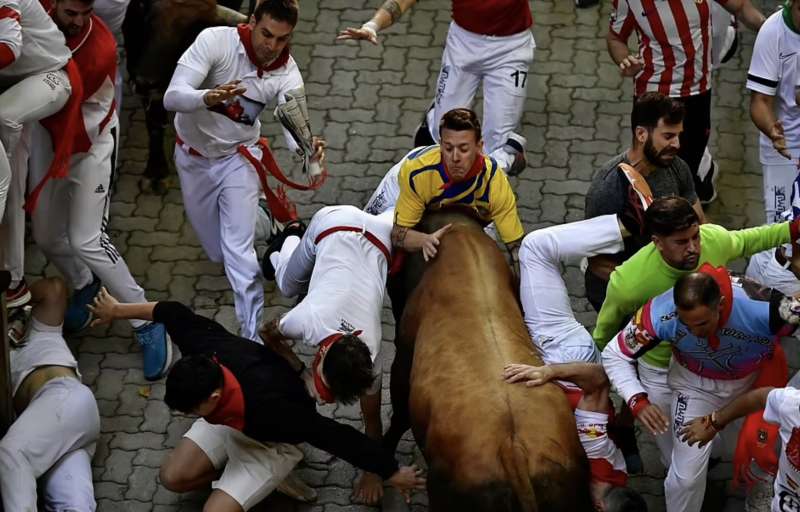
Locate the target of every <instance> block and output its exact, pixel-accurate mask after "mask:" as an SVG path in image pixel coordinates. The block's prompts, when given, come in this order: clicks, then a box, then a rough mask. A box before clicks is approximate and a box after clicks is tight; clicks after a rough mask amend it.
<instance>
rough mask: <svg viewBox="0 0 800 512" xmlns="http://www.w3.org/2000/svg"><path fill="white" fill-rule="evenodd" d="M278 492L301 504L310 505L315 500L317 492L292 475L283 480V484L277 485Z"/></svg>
mask: <svg viewBox="0 0 800 512" xmlns="http://www.w3.org/2000/svg"><path fill="white" fill-rule="evenodd" d="M278 492H280V493H281V494H285V495H286V496H289V497H290V498H292V499H295V500H297V501H302V502H303V503H310V502H312V501H315V500H316V499H317V491H315V490H314V489H312V488H311V487H309V486H308V484H306V483H305V482H303V481H302V480H301V479H300V477H298V476H297V475H295V474H294V473H289V476H287V477H286V478H284V479H283V482H281V483H280V484H279V485H278Z"/></svg>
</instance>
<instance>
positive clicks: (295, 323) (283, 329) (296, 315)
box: [278, 302, 308, 341]
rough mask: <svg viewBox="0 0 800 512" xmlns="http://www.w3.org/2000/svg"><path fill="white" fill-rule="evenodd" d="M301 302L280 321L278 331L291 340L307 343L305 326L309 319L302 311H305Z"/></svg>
mask: <svg viewBox="0 0 800 512" xmlns="http://www.w3.org/2000/svg"><path fill="white" fill-rule="evenodd" d="M302 306H303V303H302V302H301V303H300V304H298V305H297V306H295V307H294V308H292V309H291V310H290V311H289V312H288V313H286V314H285V315H283V316H282V317H281V319H280V320H279V321H278V331H280V333H281V334H283V335H284V336H286V337H287V338H289V339H291V340H299V341H305V338H306V329H305V325H306V322H307V320H308V317H307V316H306V315H304V314H303V312H302V311H301V310H302V309H304V308H303V307H302ZM304 317H305V318H304Z"/></svg>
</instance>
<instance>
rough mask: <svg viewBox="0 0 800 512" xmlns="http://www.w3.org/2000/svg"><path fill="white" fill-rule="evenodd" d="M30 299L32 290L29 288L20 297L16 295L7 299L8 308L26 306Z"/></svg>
mask: <svg viewBox="0 0 800 512" xmlns="http://www.w3.org/2000/svg"><path fill="white" fill-rule="evenodd" d="M30 301H31V292H30V290H28V291H26V292H25V293H23V294H22V295H20V296H19V297H15V298H13V299H11V300H6V308H18V307H20V306H24V305H25V304H27V303H29V302H30Z"/></svg>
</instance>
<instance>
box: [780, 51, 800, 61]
mask: <svg viewBox="0 0 800 512" xmlns="http://www.w3.org/2000/svg"><path fill="white" fill-rule="evenodd" d="M795 53H797V52H788V53H783V52H781V53H780V54H778V57H779V58H780V59H781V60H784V59H788V58H789V57H791V56H792V55H794V54H795Z"/></svg>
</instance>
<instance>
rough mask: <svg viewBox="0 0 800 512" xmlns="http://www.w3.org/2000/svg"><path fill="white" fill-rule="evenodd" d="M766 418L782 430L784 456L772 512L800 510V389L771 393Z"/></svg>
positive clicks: (768, 398)
mask: <svg viewBox="0 0 800 512" xmlns="http://www.w3.org/2000/svg"><path fill="white" fill-rule="evenodd" d="M764 419H765V420H766V421H768V422H770V423H777V424H779V425H780V427H781V429H780V435H781V455H780V460H779V461H778V475H777V476H776V477H775V494H774V496H773V497H772V512H795V511H797V510H800V390H798V389H794V388H780V389H773V390H772V391H770V392H769V395H767V406H766V408H765V409H764Z"/></svg>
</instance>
